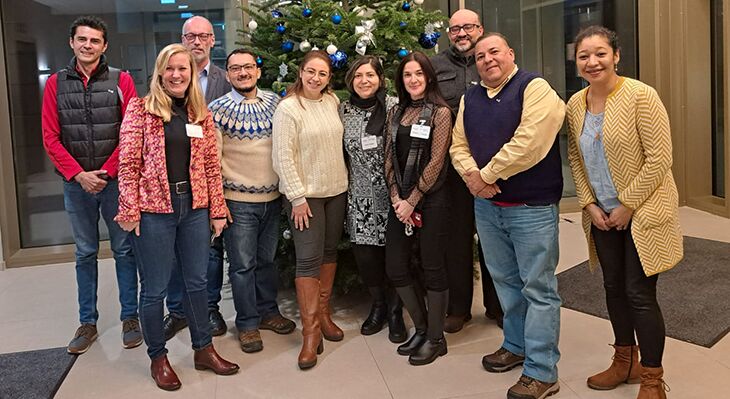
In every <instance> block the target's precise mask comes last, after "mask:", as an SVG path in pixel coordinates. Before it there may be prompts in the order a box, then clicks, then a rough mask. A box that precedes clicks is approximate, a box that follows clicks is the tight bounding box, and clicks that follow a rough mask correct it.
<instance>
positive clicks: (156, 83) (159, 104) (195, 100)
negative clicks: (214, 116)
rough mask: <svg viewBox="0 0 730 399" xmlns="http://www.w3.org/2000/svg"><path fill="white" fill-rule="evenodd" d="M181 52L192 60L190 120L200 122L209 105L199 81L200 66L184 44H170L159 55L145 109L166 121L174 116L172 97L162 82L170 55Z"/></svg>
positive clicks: (188, 97) (187, 99)
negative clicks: (206, 102)
mask: <svg viewBox="0 0 730 399" xmlns="http://www.w3.org/2000/svg"><path fill="white" fill-rule="evenodd" d="M181 53H182V54H185V55H186V56H187V57H188V61H189V62H190V85H189V86H188V89H187V90H186V92H185V105H187V106H188V120H189V121H190V123H200V122H202V121H203V120H204V119H205V117H206V115H207V113H208V107H207V105H206V104H205V97H204V96H203V92H202V90H201V89H200V83H199V82H198V67H197V65H196V64H195V60H194V59H193V54H192V53H191V52H190V51H188V49H187V48H185V46H183V45H182V44H178V43H175V44H170V45H169V46H167V47H165V48H163V49H162V51H160V54H158V55H157V61H155V71H154V72H153V73H152V79H151V82H150V92H149V93H147V95H146V96H145V97H144V109H145V111H147V112H149V113H151V114H153V115H157V116H159V117H160V118H162V120H163V121H165V122H169V121H170V118H172V98H170V95H169V94H167V91H166V90H165V86H163V84H162V75H163V74H164V73H165V69H166V68H167V65H168V64H169V62H170V57H172V56H173V55H175V54H181Z"/></svg>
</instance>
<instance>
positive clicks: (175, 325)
mask: <svg viewBox="0 0 730 399" xmlns="http://www.w3.org/2000/svg"><path fill="white" fill-rule="evenodd" d="M180 38H181V39H182V44H183V45H184V46H185V47H187V48H188V50H190V52H191V53H193V59H195V63H196V65H197V67H198V81H199V82H200V86H201V87H200V88H201V89H202V91H203V93H204V94H205V102H206V103H208V104H210V103H211V102H212V101H213V100H215V99H217V98H218V97H221V96H223V95H225V94H226V93H228V92H230V91H231V84H230V83H228V80H226V72H225V71H223V70H222V69H221V68H219V67H218V66H216V65H215V64H213V62H211V60H210V51H211V50H212V49H213V46H215V33H214V32H213V24H211V23H210V21H208V19H207V18H205V17H201V16H199V15H196V16H194V17H190V18H188V19H187V20H185V22H184V23H183V27H182V36H180ZM222 237H223V236H222V235H221V236H219V237H217V238H216V239H215V240H214V241H213V244H212V245H211V247H210V256H209V260H208V319H209V322H210V331H211V334H213V335H214V336H219V335H223V334H225V333H226V322H225V320H223V316H222V315H221V312H220V310H219V306H218V303H219V302H220V301H221V288H222V286H223V239H222ZM182 297H183V282H182V277H181V276H180V275H179V274H176V273H173V274H172V277H171V278H170V284H169V285H168V287H167V310H168V311H169V312H170V313H168V314H167V315H165V319H164V322H163V329H164V331H165V339H170V338H172V337H174V336H175V334H176V333H177V332H178V331H180V330H182V329H183V328H185V327H187V325H188V322H187V320H185V312H184V310H183V305H182Z"/></svg>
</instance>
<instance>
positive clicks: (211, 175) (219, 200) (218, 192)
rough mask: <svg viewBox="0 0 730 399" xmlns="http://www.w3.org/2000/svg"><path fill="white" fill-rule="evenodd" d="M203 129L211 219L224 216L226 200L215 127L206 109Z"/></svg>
mask: <svg viewBox="0 0 730 399" xmlns="http://www.w3.org/2000/svg"><path fill="white" fill-rule="evenodd" d="M203 129H204V131H205V140H206V143H205V155H204V156H205V178H206V181H207V183H208V211H209V212H210V218H211V219H217V218H225V217H226V200H225V198H224V197H223V181H222V176H221V164H220V160H219V159H218V143H217V139H216V134H217V132H216V127H215V124H214V123H213V117H212V115H211V113H210V111H208V116H207V117H206V118H205V121H204V122H203Z"/></svg>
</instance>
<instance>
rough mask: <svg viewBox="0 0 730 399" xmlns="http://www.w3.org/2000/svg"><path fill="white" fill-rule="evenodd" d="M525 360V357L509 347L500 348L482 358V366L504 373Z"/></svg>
mask: <svg viewBox="0 0 730 399" xmlns="http://www.w3.org/2000/svg"><path fill="white" fill-rule="evenodd" d="M524 362H525V357H524V356H522V355H516V354H514V353H512V352H510V351H508V350H507V349H504V348H499V349H497V351H496V352H494V353H490V354H488V355H485V356H484V357H483V358H482V366H483V367H484V369H485V370H487V371H489V372H490V373H503V372H505V371H509V370H512V369H513V368H515V367H517V366H519V365H521V364H522V363H524Z"/></svg>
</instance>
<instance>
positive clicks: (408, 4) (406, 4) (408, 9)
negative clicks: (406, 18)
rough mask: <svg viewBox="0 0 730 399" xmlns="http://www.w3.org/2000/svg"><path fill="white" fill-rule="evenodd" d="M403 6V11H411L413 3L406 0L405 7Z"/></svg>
mask: <svg viewBox="0 0 730 399" xmlns="http://www.w3.org/2000/svg"><path fill="white" fill-rule="evenodd" d="M401 8H402V9H403V11H406V12H408V11H411V3H409V2H407V1H405V2H403V7H401Z"/></svg>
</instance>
